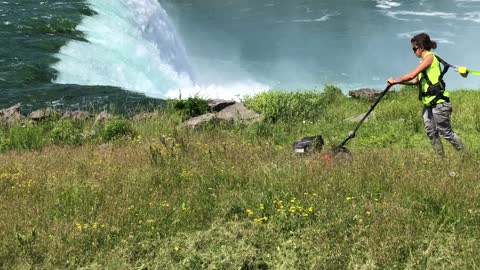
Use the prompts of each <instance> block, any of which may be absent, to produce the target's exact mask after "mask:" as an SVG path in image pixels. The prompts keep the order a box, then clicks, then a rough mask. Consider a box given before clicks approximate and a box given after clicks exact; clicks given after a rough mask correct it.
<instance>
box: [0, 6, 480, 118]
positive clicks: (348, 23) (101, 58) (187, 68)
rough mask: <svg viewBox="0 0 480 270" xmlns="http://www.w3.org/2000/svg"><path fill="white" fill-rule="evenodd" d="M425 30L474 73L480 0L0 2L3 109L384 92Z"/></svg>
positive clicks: (442, 51) (453, 81) (410, 62)
mask: <svg viewBox="0 0 480 270" xmlns="http://www.w3.org/2000/svg"><path fill="white" fill-rule="evenodd" d="M420 32H427V33H429V34H430V35H431V37H432V39H434V40H436V41H437V42H438V45H439V47H438V49H437V51H436V52H437V53H438V54H439V55H441V56H442V57H443V58H444V59H445V60H447V61H449V62H451V63H452V64H456V65H464V66H467V67H469V68H471V69H480V52H479V51H478V44H479V43H478V42H479V39H480V38H479V35H478V33H479V32H480V0H449V1H446V0H421V1H387V0H376V1H374V0H335V1H332V0H328V1H327V0H322V1H314V0H311V1H309V0H288V1H287V0H256V1H247V0H222V1H220V0H203V1H193V0H162V1H160V2H158V1H156V0H85V1H33V0H22V1H9V0H4V1H2V2H0V33H1V35H0V41H1V44H2V46H0V93H1V95H0V107H6V106H9V105H13V104H15V103H18V102H21V103H22V104H24V106H25V107H27V108H32V109H33V108H37V107H45V106H46V105H52V104H54V105H59V104H60V105H64V106H68V107H72V108H81V107H86V106H103V105H104V104H109V103H119V104H122V105H128V106H135V104H140V103H142V104H143V103H144V102H148V100H149V99H148V98H150V97H151V98H168V97H178V96H179V95H181V96H183V97H184V96H188V95H193V94H198V95H201V96H205V97H239V96H242V95H245V94H253V93H256V92H258V91H262V90H266V89H289V90H297V89H323V86H324V85H325V84H327V83H329V84H335V85H338V86H340V87H341V88H342V89H343V90H344V91H345V92H347V91H349V90H352V89H358V88H363V87H370V88H379V89H383V87H384V85H385V80H386V79H387V78H388V77H390V76H393V77H399V76H401V75H403V74H404V73H406V72H408V71H410V70H411V69H413V68H414V67H415V66H416V64H417V63H418V59H416V58H415V57H414V55H413V53H412V52H411V49H410V44H409V40H410V38H411V37H412V36H413V35H415V34H417V33H420ZM446 79H447V85H448V87H449V88H452V89H458V88H475V89H478V88H480V87H479V86H480V80H479V78H475V77H469V78H467V79H463V78H461V77H460V76H458V74H455V73H454V72H449V74H447V76H446Z"/></svg>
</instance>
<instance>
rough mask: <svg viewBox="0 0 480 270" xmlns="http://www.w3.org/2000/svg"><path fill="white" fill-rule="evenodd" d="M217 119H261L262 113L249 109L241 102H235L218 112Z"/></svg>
mask: <svg viewBox="0 0 480 270" xmlns="http://www.w3.org/2000/svg"><path fill="white" fill-rule="evenodd" d="M217 119H219V120H224V121H239V120H240V121H259V120H260V119H261V115H260V114H258V113H256V112H254V111H252V110H249V109H247V107H245V106H244V105H243V104H241V103H235V104H233V105H231V106H228V107H226V108H224V109H223V110H221V111H220V112H218V113H217Z"/></svg>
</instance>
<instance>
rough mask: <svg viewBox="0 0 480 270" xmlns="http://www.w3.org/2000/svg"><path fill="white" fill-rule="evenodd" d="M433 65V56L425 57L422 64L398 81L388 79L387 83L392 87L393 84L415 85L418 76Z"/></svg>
mask: <svg viewBox="0 0 480 270" xmlns="http://www.w3.org/2000/svg"><path fill="white" fill-rule="evenodd" d="M432 63H433V55H432V54H430V55H428V56H427V57H425V58H424V59H423V60H422V62H421V63H420V64H419V65H418V66H417V67H416V68H415V69H414V70H413V71H411V72H409V73H407V74H405V75H403V76H402V77H401V78H399V79H394V78H390V79H388V81H387V83H388V84H391V85H394V84H417V83H418V78H417V76H418V74H420V73H422V71H424V70H426V69H427V68H428V67H429V66H431V65H432Z"/></svg>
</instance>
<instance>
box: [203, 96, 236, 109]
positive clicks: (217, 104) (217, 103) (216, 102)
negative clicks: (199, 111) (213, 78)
mask: <svg viewBox="0 0 480 270" xmlns="http://www.w3.org/2000/svg"><path fill="white" fill-rule="evenodd" d="M235 103H236V102H235V101H234V100H224V99H209V100H208V111H209V112H219V111H221V110H223V109H224V108H226V107H228V106H231V105H233V104H235Z"/></svg>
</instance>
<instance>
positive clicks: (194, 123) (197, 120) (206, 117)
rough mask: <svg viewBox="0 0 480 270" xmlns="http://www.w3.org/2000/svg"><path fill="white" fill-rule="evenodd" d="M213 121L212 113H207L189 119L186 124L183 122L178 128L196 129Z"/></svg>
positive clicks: (214, 117) (213, 115)
mask: <svg viewBox="0 0 480 270" xmlns="http://www.w3.org/2000/svg"><path fill="white" fill-rule="evenodd" d="M215 119H216V116H215V114H214V113H207V114H203V115H200V116H197V117H193V118H190V119H188V120H187V121H186V122H183V123H182V124H181V125H180V126H181V127H186V128H197V127H199V126H200V125H201V124H202V123H208V122H211V121H214V120H215Z"/></svg>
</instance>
